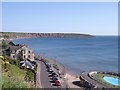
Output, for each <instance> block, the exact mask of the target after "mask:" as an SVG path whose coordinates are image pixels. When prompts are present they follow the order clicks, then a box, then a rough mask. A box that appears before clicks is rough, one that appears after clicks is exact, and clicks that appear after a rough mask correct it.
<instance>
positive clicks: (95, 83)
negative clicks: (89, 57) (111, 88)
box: [81, 72, 108, 88]
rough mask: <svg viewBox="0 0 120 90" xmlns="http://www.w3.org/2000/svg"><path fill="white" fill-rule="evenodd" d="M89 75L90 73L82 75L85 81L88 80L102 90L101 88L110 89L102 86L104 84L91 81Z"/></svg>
mask: <svg viewBox="0 0 120 90" xmlns="http://www.w3.org/2000/svg"><path fill="white" fill-rule="evenodd" d="M89 73H90V72H84V73H82V74H81V76H82V77H83V78H84V79H85V80H87V81H88V82H90V83H92V84H94V85H96V86H97V87H98V88H101V87H104V88H108V87H107V86H106V85H104V84H102V83H99V82H97V81H95V80H93V79H91V78H90V77H88V74H89Z"/></svg>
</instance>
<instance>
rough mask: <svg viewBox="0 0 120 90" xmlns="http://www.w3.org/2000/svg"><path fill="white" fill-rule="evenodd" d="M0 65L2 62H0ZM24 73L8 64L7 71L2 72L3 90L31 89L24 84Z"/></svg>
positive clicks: (27, 84) (28, 85) (28, 84)
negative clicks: (10, 89) (12, 89)
mask: <svg viewBox="0 0 120 90" xmlns="http://www.w3.org/2000/svg"><path fill="white" fill-rule="evenodd" d="M0 64H2V62H1V61H0ZM25 75H26V71H24V70H22V69H19V68H18V67H17V66H15V65H12V64H9V71H7V72H3V77H2V80H0V81H1V82H2V84H3V87H4V88H25V87H31V88H32V87H33V85H31V84H30V83H27V82H25V80H24V77H25Z"/></svg>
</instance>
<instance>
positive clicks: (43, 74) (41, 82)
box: [36, 60, 52, 88]
mask: <svg viewBox="0 0 120 90" xmlns="http://www.w3.org/2000/svg"><path fill="white" fill-rule="evenodd" d="M36 62H37V65H38V67H37V75H36V77H37V78H36V82H37V83H36V84H37V85H36V86H37V87H38V88H52V85H51V84H50V79H49V77H48V73H47V70H46V66H45V64H44V63H43V62H41V61H38V60H37V61H36Z"/></svg>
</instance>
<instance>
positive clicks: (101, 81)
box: [93, 74, 120, 88]
mask: <svg viewBox="0 0 120 90" xmlns="http://www.w3.org/2000/svg"><path fill="white" fill-rule="evenodd" d="M104 76H112V77H117V76H113V75H108V74H95V75H93V78H94V79H95V80H97V81H98V82H100V83H103V84H105V85H107V86H109V87H112V88H118V87H119V88H120V86H115V85H112V84H110V83H108V82H106V81H105V80H104V79H103V77H104Z"/></svg>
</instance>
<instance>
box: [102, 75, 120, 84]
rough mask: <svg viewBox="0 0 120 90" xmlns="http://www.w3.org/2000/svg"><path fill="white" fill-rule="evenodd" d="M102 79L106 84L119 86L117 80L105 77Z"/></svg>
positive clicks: (119, 80)
mask: <svg viewBox="0 0 120 90" xmlns="http://www.w3.org/2000/svg"><path fill="white" fill-rule="evenodd" d="M103 79H104V80H105V81H106V82H108V83H110V84H112V85H116V86H120V79H119V78H114V77H108V76H105V77H103Z"/></svg>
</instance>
